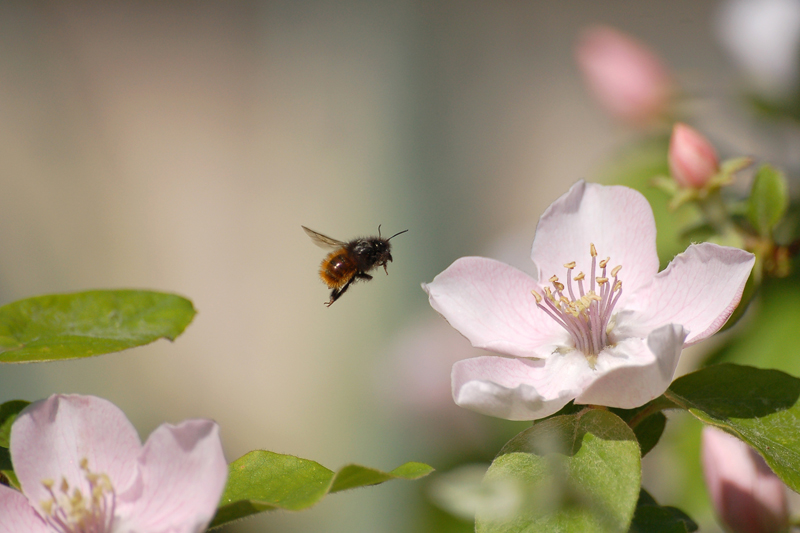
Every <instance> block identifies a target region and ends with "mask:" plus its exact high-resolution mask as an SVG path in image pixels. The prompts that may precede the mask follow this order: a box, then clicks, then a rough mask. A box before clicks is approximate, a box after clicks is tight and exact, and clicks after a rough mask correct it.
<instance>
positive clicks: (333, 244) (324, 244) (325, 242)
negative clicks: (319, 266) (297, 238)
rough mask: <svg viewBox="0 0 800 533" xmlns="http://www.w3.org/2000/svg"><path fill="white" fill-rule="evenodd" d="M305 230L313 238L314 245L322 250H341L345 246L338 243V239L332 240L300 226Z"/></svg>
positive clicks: (340, 242)
mask: <svg viewBox="0 0 800 533" xmlns="http://www.w3.org/2000/svg"><path fill="white" fill-rule="evenodd" d="M300 227H301V228H303V230H304V231H305V232H306V233H307V234H308V236H309V237H311V240H312V241H314V244H316V245H317V246H319V247H320V248H339V247H340V246H344V245H345V243H343V242H342V241H337V240H336V239H332V238H330V237H328V236H327V235H323V234H322V233H317V232H316V231H314V230H313V229H308V228H307V227H305V226H300Z"/></svg>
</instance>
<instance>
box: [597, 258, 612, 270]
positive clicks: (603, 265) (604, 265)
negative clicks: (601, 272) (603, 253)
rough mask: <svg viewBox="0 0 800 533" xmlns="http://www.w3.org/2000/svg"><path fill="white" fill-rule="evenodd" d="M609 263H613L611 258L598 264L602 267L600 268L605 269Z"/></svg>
mask: <svg viewBox="0 0 800 533" xmlns="http://www.w3.org/2000/svg"><path fill="white" fill-rule="evenodd" d="M609 261H611V258H610V257H606V258H605V259H603V260H602V261H600V263H598V264H599V265H600V268H605V267H606V265H607V264H608V262H609Z"/></svg>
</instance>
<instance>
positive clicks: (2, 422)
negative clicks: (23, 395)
mask: <svg viewBox="0 0 800 533" xmlns="http://www.w3.org/2000/svg"><path fill="white" fill-rule="evenodd" d="M30 403H31V402H26V401H25V400H11V401H10V402H6V403H4V404H3V405H0V447H2V448H8V446H9V443H8V441H9V437H10V435H11V424H13V423H14V420H16V418H17V414H19V412H20V411H22V410H23V409H25V408H26V407H27V406H28V405H30ZM0 470H2V467H0Z"/></svg>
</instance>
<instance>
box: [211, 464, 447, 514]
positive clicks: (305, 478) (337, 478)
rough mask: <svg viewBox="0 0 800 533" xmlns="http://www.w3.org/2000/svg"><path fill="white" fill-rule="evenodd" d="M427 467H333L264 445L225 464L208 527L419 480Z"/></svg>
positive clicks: (298, 509) (303, 507)
mask: <svg viewBox="0 0 800 533" xmlns="http://www.w3.org/2000/svg"><path fill="white" fill-rule="evenodd" d="M431 471H433V468H431V467H430V466H428V465H425V464H422V463H406V464H404V465H401V466H399V467H397V468H395V469H394V470H392V471H391V472H382V471H380V470H376V469H374V468H367V467H364V466H359V465H347V466H345V467H343V468H341V469H340V470H339V471H338V472H333V471H332V470H329V469H327V468H325V467H324V466H322V465H321V464H319V463H317V462H316V461H310V460H308V459H301V458H300V457H294V456H292V455H283V454H280V453H275V452H269V451H265V450H257V451H253V452H250V453H248V454H246V455H244V456H242V457H240V458H239V459H237V460H236V461H234V462H233V463H231V464H230V466H229V467H228V482H227V484H226V486H225V492H224V493H223V495H222V500H221V501H220V505H219V509H217V515H216V516H215V517H214V520H213V521H212V522H211V526H210V527H217V526H221V525H223V524H226V523H228V522H231V521H233V520H238V519H240V518H244V517H246V516H249V515H251V514H255V513H260V512H262V511H271V510H273V509H285V510H289V511H300V510H303V509H307V508H309V507H311V506H312V505H314V504H315V503H317V502H318V501H319V500H321V499H322V498H323V497H324V496H325V495H326V494H328V493H329V492H338V491H342V490H348V489H354V488H357V487H365V486H368V485H376V484H378V483H383V482H384V481H388V480H391V479H411V480H413V479H418V478H420V477H423V476H426V475H428V474H429V473H430V472H431Z"/></svg>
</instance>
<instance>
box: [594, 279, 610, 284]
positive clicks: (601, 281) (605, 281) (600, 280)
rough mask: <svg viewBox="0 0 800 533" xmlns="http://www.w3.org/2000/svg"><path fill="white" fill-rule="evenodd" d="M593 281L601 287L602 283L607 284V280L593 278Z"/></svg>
mask: <svg viewBox="0 0 800 533" xmlns="http://www.w3.org/2000/svg"><path fill="white" fill-rule="evenodd" d="M595 280H596V281H597V283H598V284H599V285H602V284H603V283H608V278H595Z"/></svg>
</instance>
